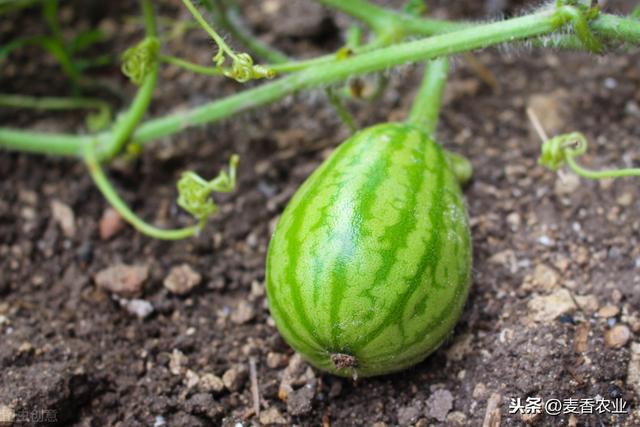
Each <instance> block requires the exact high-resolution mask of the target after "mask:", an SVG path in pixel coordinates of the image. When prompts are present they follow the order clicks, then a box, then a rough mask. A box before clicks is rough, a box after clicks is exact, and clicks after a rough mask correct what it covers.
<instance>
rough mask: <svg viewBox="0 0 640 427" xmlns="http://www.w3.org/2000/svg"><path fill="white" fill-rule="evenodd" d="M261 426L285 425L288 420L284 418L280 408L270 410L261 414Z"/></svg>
mask: <svg viewBox="0 0 640 427" xmlns="http://www.w3.org/2000/svg"><path fill="white" fill-rule="evenodd" d="M260 424H263V425H285V424H287V420H286V419H285V418H284V417H283V416H282V414H281V413H280V411H278V408H273V407H272V408H269V409H267V410H266V411H262V412H260Z"/></svg>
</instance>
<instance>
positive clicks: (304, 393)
mask: <svg viewBox="0 0 640 427" xmlns="http://www.w3.org/2000/svg"><path fill="white" fill-rule="evenodd" d="M315 389H316V388H315V385H312V384H306V385H304V386H303V387H301V388H299V389H298V390H294V391H292V392H290V393H289V395H288V397H287V412H288V413H289V414H291V415H293V416H298V415H304V414H308V413H309V412H311V409H313V407H312V405H311V401H312V400H313V397H314V396H315V393H316V390H315Z"/></svg>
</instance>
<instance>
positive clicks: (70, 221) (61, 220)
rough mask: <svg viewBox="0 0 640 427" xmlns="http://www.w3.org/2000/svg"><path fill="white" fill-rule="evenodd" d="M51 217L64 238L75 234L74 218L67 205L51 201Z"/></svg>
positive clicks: (58, 201)
mask: <svg viewBox="0 0 640 427" xmlns="http://www.w3.org/2000/svg"><path fill="white" fill-rule="evenodd" d="M51 216H52V217H53V219H54V220H55V222H56V223H57V224H58V225H59V226H60V228H61V229H62V232H63V233H64V235H65V236H67V237H73V236H74V235H75V234H76V218H75V215H74V214H73V211H72V210H71V208H70V207H69V205H66V204H64V203H62V202H61V201H60V200H57V199H53V200H52V201H51Z"/></svg>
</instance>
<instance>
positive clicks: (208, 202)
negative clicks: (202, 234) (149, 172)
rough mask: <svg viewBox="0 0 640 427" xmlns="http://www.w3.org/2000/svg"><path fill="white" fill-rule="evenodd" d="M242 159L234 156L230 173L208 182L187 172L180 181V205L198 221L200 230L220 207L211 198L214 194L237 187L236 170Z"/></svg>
mask: <svg viewBox="0 0 640 427" xmlns="http://www.w3.org/2000/svg"><path fill="white" fill-rule="evenodd" d="M239 160H240V158H239V157H238V156H237V155H236V154H234V155H232V156H231V158H230V159H229V173H227V172H225V171H221V172H220V173H219V174H218V176H217V177H215V178H214V179H212V180H210V181H207V180H205V179H203V178H202V177H200V176H199V175H197V174H196V173H194V172H185V173H183V174H182V177H181V178H180V180H179V181H178V193H179V194H180V196H179V197H178V205H179V206H180V207H181V208H182V209H184V210H185V211H187V212H189V213H190V214H191V215H193V217H194V218H195V219H197V220H198V223H199V224H200V228H202V227H203V226H204V224H205V223H206V221H207V219H208V218H209V217H210V216H211V215H213V214H214V213H216V212H217V210H218V207H217V206H216V204H215V202H214V201H213V199H212V198H211V193H212V192H214V191H215V192H218V193H229V192H231V191H233V190H234V189H235V187H236V169H237V167H238V162H239Z"/></svg>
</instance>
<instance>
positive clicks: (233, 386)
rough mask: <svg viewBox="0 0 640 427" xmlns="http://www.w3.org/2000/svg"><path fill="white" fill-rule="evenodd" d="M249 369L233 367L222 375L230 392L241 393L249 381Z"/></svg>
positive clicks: (242, 366) (241, 366) (240, 366)
mask: <svg viewBox="0 0 640 427" xmlns="http://www.w3.org/2000/svg"><path fill="white" fill-rule="evenodd" d="M248 373H249V372H248V369H247V367H246V366H244V365H240V364H238V365H233V366H232V367H231V368H229V369H227V371H226V372H225V373H224V375H222V382H223V383H224V386H225V387H226V388H227V390H229V391H240V390H242V388H243V387H244V384H245V383H246V381H247V377H248Z"/></svg>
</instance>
